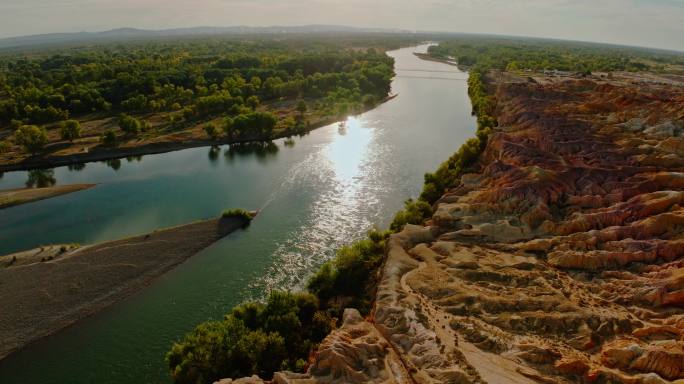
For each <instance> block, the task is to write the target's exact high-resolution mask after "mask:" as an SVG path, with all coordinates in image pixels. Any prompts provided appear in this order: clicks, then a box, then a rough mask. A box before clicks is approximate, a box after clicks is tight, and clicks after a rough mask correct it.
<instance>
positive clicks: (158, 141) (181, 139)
mask: <svg viewBox="0 0 684 384" xmlns="http://www.w3.org/2000/svg"><path fill="white" fill-rule="evenodd" d="M397 96H398V95H389V96H387V97H386V98H385V99H383V100H382V101H380V102H379V103H378V104H375V105H373V106H370V107H365V108H363V109H362V110H361V111H358V114H361V113H365V112H367V111H369V110H371V109H374V108H376V107H378V106H380V105H382V104H384V103H386V102H388V101H390V100H392V99H394V98H395V97H397ZM345 118H346V117H341V116H331V117H329V118H322V119H319V120H316V121H315V122H312V123H311V124H310V125H309V126H308V128H307V130H306V132H311V131H313V130H314V129H318V128H321V127H325V126H327V125H330V124H334V123H336V122H339V121H342V120H344V119H345ZM306 132H305V133H306ZM289 136H292V134H290V133H285V132H281V133H277V134H275V135H274V136H273V137H272V138H271V140H276V139H281V138H285V137H289ZM256 141H263V140H254V139H250V140H235V139H230V138H223V139H219V140H209V139H207V138H206V137H194V136H189V137H186V136H183V135H182V134H181V133H179V134H169V135H165V136H161V137H156V138H153V139H151V140H148V141H141V142H130V143H126V144H124V145H122V146H119V147H114V148H112V147H104V146H101V145H97V146H94V147H92V148H90V149H89V150H88V151H86V152H76V153H69V154H58V155H50V154H48V155H43V156H34V157H29V158H26V159H21V160H19V161H17V162H10V163H5V164H0V172H10V171H23V170H29V169H39V168H54V167H59V166H64V165H70V164H78V163H87V162H91V161H103V160H112V159H120V158H124V157H130V156H142V155H151V154H157V153H165V152H173V151H178V150H181V149H187V148H197V147H209V146H212V145H224V144H237V143H245V142H256Z"/></svg>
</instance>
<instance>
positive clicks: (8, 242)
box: [0, 46, 475, 384]
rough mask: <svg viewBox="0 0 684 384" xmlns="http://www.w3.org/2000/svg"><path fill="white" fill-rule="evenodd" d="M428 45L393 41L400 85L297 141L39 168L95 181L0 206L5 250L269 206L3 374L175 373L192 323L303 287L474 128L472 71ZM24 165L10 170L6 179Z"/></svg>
mask: <svg viewBox="0 0 684 384" xmlns="http://www.w3.org/2000/svg"><path fill="white" fill-rule="evenodd" d="M426 48H427V46H420V47H414V48H407V49H401V50H397V51H393V52H390V55H392V56H393V57H394V58H395V59H396V73H397V77H396V78H395V80H394V82H393V85H392V87H393V90H392V91H393V92H394V93H398V94H399V96H398V97H397V98H395V99H394V100H392V101H390V102H388V103H386V104H383V105H382V106H380V107H378V108H376V109H375V110H372V111H370V112H367V113H365V114H362V115H360V116H357V117H352V118H349V120H348V121H347V124H346V129H340V128H339V127H338V126H337V125H336V124H335V125H331V126H328V127H324V128H321V129H318V130H315V131H313V132H312V133H311V134H309V135H307V136H305V137H302V138H296V139H295V142H294V145H292V143H286V142H285V141H284V140H278V141H276V142H274V145H270V146H268V147H260V148H248V149H243V150H236V149H234V148H233V149H231V148H230V147H228V146H224V147H220V148H214V149H211V148H196V149H188V150H183V151H178V152H172V153H167V154H160V155H149V156H144V157H142V158H135V159H129V160H126V159H122V160H121V161H120V162H113V163H112V162H110V163H109V164H107V163H89V164H86V166H85V168H83V169H80V170H76V169H73V168H72V169H69V168H68V167H62V168H56V169H54V171H53V173H52V174H51V175H50V174H48V175H45V174H43V175H37V174H35V173H34V174H33V175H32V177H33V179H35V178H36V176H41V177H42V178H43V179H45V178H46V177H47V179H50V178H53V179H54V180H55V181H56V182H57V183H58V184H69V183H97V184H98V185H97V187H95V188H93V189H90V190H87V191H82V192H78V193H74V194H71V195H66V196H62V197H57V198H54V199H50V200H44V201H39V202H35V203H31V204H27V205H23V206H18V207H14V208H10V209H6V210H2V211H0V254H4V253H7V252H11V251H16V250H21V249H27V248H31V247H36V246H39V245H41V244H48V243H65V242H66V243H73V242H75V243H82V244H87V243H92V242H99V241H105V240H112V239H117V238H121V237H126V236H130V235H135V234H140V233H143V232H147V231H151V230H154V229H157V228H161V227H168V226H172V225H178V224H183V223H187V222H189V221H193V220H197V219H203V218H209V217H214V216H217V215H218V214H219V213H220V212H221V211H222V210H224V209H226V208H231V207H241V208H247V209H261V213H260V214H259V216H258V217H257V218H256V219H255V220H254V222H253V223H252V225H251V226H250V227H249V228H248V229H246V230H242V231H238V232H236V233H233V234H231V235H230V236H228V237H226V238H225V239H223V240H221V241H219V242H217V243H215V244H214V245H213V246H211V247H209V248H207V249H206V250H204V251H203V252H201V253H200V254H198V255H197V256H195V257H193V258H192V259H190V260H188V261H187V262H186V263H184V264H183V265H181V266H179V267H178V268H176V269H175V270H173V271H171V272H170V273H168V274H166V275H164V276H162V277H161V278H159V279H158V280H157V282H156V283H155V284H154V285H153V286H151V287H150V288H148V289H146V290H144V291H142V292H140V293H138V294H136V295H135V296H133V297H132V298H130V299H128V300H126V301H125V302H122V303H120V304H117V305H114V306H112V307H111V308H109V309H107V310H105V311H103V312H101V313H99V314H97V315H96V316H93V317H91V318H89V319H86V320H84V321H82V322H80V323H78V324H77V325H75V326H72V327H70V328H68V329H66V330H65V331H62V332H60V333H58V334H57V335H55V336H52V337H49V338H46V339H43V340H41V341H39V342H37V343H35V344H33V345H31V346H29V347H28V348H26V349H24V350H22V351H20V352H18V353H16V354H14V355H12V356H10V357H9V358H7V359H5V360H3V361H0V383H3V384H10V383H22V384H27V383H42V384H49V383H60V384H61V383H95V382H96V383H99V384H101V383H168V382H169V377H168V373H167V370H166V366H165V364H164V354H165V352H166V351H167V350H168V349H169V347H170V345H171V343H172V342H173V341H175V340H178V339H179V338H180V337H182V335H183V334H185V333H186V332H188V331H190V330H191V329H192V328H193V327H194V326H195V325H196V324H197V323H199V322H202V321H205V320H208V319H220V318H221V317H222V315H223V314H224V313H226V312H228V311H229V310H230V309H231V308H232V307H233V306H234V305H236V304H238V303H240V302H242V301H244V300H246V299H252V298H259V297H262V296H263V294H264V292H267V291H268V290H270V289H277V288H281V289H294V288H297V287H301V286H302V284H303V282H305V281H306V278H307V277H308V276H309V275H310V274H311V272H312V271H314V270H315V268H316V267H317V266H319V265H320V264H322V263H323V262H324V261H326V260H328V259H330V258H331V257H332V256H333V255H334V252H335V249H337V248H339V247H340V246H342V245H344V244H347V243H349V242H352V241H354V240H355V239H358V238H360V237H362V236H363V235H364V234H365V232H366V231H367V230H368V229H370V228H372V227H373V226H377V227H386V226H387V225H388V223H389V222H390V221H391V218H392V216H393V214H394V212H396V211H397V210H398V209H400V208H401V206H402V202H403V201H404V200H405V199H407V198H408V197H412V196H413V197H415V196H416V195H417V194H418V193H419V192H420V189H421V187H422V181H423V174H424V173H425V172H427V171H433V170H434V169H435V168H436V167H437V166H438V165H439V164H440V163H441V162H442V161H444V160H446V159H447V158H448V157H449V156H450V155H451V154H452V153H453V152H454V151H456V149H458V147H459V146H460V145H461V144H462V143H463V142H464V141H465V140H466V139H468V138H469V137H472V136H473V135H474V132H475V121H474V119H473V118H472V117H471V115H470V110H471V107H470V101H469V100H468V96H467V85H466V82H465V79H466V78H467V74H466V73H464V72H461V71H459V70H458V69H457V68H456V67H453V66H448V65H445V64H441V63H436V62H429V61H422V60H420V59H418V58H416V57H415V56H414V55H413V52H425V50H426ZM29 176H30V175H29V174H28V173H27V172H11V173H6V174H4V175H3V176H2V178H0V189H5V188H14V187H20V186H23V185H24V184H25V183H26V182H27V180H28V179H29ZM36 283H37V284H40V282H36ZM0 310H11V308H0Z"/></svg>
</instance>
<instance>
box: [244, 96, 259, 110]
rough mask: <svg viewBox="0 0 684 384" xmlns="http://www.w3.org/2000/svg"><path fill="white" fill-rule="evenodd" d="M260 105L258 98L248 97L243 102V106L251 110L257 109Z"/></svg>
mask: <svg viewBox="0 0 684 384" xmlns="http://www.w3.org/2000/svg"><path fill="white" fill-rule="evenodd" d="M260 103H261V102H260V101H259V97H258V96H250V97H248V98H247V100H245V104H247V106H248V107H250V108H252V109H257V107H258V106H259V104H260Z"/></svg>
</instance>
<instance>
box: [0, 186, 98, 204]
mask: <svg viewBox="0 0 684 384" xmlns="http://www.w3.org/2000/svg"><path fill="white" fill-rule="evenodd" d="M95 185H96V184H68V185H57V186H52V187H45V188H16V189H6V190H2V191H0V209H2V208H9V207H13V206H15V205H20V204H26V203H30V202H33V201H38V200H44V199H49V198H51V197H57V196H61V195H66V194H68V193H73V192H78V191H82V190H84V189H89V188H92V187H94V186H95Z"/></svg>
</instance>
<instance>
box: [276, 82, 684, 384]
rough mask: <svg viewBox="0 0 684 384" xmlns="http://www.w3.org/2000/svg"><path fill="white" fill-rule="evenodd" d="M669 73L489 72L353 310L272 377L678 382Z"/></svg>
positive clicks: (675, 122) (679, 326)
mask: <svg viewBox="0 0 684 384" xmlns="http://www.w3.org/2000/svg"><path fill="white" fill-rule="evenodd" d="M654 79H655V80H654ZM672 79H673V78H668V79H661V80H657V77H656V76H649V77H648V78H647V79H641V78H640V77H639V75H629V74H621V75H616V76H613V77H610V78H608V77H600V76H594V77H590V78H568V77H565V78H558V77H543V76H536V77H534V80H535V81H528V80H527V77H517V76H515V75H511V74H508V73H494V74H490V76H489V79H488V80H489V85H490V92H491V93H492V95H493V96H494V97H495V100H496V106H497V111H496V115H497V118H498V121H499V127H498V128H497V129H496V131H495V132H494V133H493V134H492V135H491V136H490V138H489V141H488V144H487V147H486V149H485V151H484V152H483V153H482V155H481V156H480V159H479V161H478V162H477V164H476V165H475V166H474V167H473V169H471V170H470V173H468V174H466V175H464V176H463V177H462V179H461V183H460V184H459V185H455V186H453V188H452V189H451V190H449V191H448V192H447V193H446V194H445V195H444V196H443V197H442V198H441V199H440V200H439V201H438V202H437V203H436V205H435V213H434V216H433V217H432V219H431V220H429V221H428V223H427V226H425V227H421V226H410V225H409V226H407V227H406V228H405V229H404V230H403V231H402V232H401V233H398V234H396V235H393V236H392V237H391V239H390V241H389V244H388V249H387V260H386V262H385V264H384V266H383V270H382V278H381V281H380V283H379V287H378V291H377V296H376V302H375V307H374V310H373V313H372V316H371V318H370V319H369V320H366V321H363V320H361V319H360V318H357V316H356V314H354V316H352V315H351V312H349V318H348V319H346V320H345V325H344V326H343V327H342V328H341V329H340V330H338V331H335V332H334V333H333V334H331V335H330V336H329V337H328V338H327V339H326V340H325V342H324V343H323V344H322V345H321V349H320V351H319V352H318V355H317V356H316V358H315V360H314V363H313V365H312V366H311V368H310V369H309V372H308V373H307V375H305V376H302V377H300V378H295V377H292V378H289V377H288V376H287V374H285V375H284V376H283V375H280V374H278V375H276V377H275V378H274V382H278V383H343V382H345V383H349V382H351V383H361V382H372V383H395V382H396V383H577V382H580V383H630V384H639V383H642V384H655V383H668V382H676V383H684V258H683V257H682V256H683V255H684V157H681V155H682V153H683V148H684V83H682V82H677V81H676V80H672ZM351 319H353V320H351Z"/></svg>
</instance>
